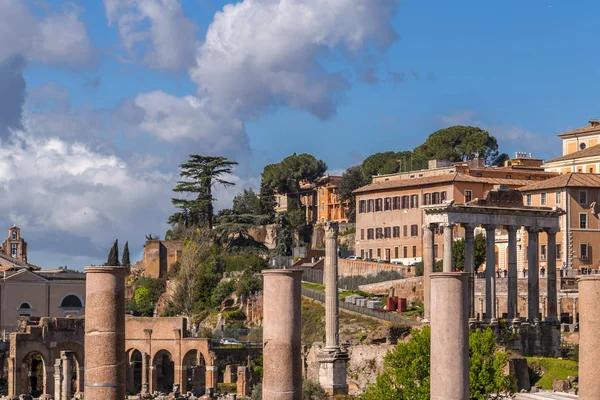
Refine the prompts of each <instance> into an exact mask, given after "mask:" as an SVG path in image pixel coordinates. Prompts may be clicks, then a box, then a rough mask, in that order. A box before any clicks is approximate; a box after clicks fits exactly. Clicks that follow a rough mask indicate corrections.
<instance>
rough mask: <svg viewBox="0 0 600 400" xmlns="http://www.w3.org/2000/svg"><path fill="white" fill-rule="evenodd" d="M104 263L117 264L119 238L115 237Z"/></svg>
mask: <svg viewBox="0 0 600 400" xmlns="http://www.w3.org/2000/svg"><path fill="white" fill-rule="evenodd" d="M104 265H109V266H118V265H121V264H119V239H115V242H114V243H113V245H112V247H111V248H110V252H109V253H108V259H107V260H106V263H105V264H104Z"/></svg>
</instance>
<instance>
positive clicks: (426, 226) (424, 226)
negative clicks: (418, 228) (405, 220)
mask: <svg viewBox="0 0 600 400" xmlns="http://www.w3.org/2000/svg"><path fill="white" fill-rule="evenodd" d="M435 225H436V224H434V223H431V222H426V223H424V224H423V226H422V228H423V230H425V229H429V230H430V231H433V228H434V227H435Z"/></svg>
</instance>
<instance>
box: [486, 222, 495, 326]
mask: <svg viewBox="0 0 600 400" xmlns="http://www.w3.org/2000/svg"><path fill="white" fill-rule="evenodd" d="M495 247H496V226H495V225H486V226H485V315H486V320H487V321H488V322H492V321H496V320H497V316H496V249H495Z"/></svg>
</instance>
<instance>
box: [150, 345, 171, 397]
mask: <svg viewBox="0 0 600 400" xmlns="http://www.w3.org/2000/svg"><path fill="white" fill-rule="evenodd" d="M174 383H175V362H174V360H173V355H172V354H171V352H169V351H168V350H164V349H161V350H158V351H157V352H156V353H154V357H153V358H152V388H153V391H158V392H163V393H170V392H171V391H172V390H173V384H174Z"/></svg>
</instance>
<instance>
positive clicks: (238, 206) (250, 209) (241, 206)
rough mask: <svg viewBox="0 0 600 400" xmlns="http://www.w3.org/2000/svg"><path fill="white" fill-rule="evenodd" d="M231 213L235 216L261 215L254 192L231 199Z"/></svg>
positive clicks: (244, 192) (246, 192)
mask: <svg viewBox="0 0 600 400" xmlns="http://www.w3.org/2000/svg"><path fill="white" fill-rule="evenodd" d="M233 211H234V212H235V213H236V214H251V215H261V214H262V212H261V211H262V210H261V205H260V200H259V198H258V196H257V195H256V193H254V190H252V189H250V190H247V189H244V191H243V192H242V193H240V194H238V195H237V196H235V197H234V198H233Z"/></svg>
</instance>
